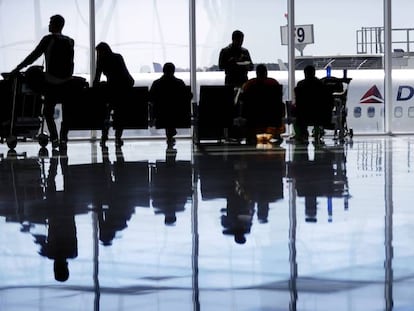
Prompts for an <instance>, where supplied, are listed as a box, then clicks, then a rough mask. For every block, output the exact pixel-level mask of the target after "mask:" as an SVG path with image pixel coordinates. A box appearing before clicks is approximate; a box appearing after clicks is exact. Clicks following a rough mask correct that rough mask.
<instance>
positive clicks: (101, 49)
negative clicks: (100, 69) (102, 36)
mask: <svg viewBox="0 0 414 311" xmlns="http://www.w3.org/2000/svg"><path fill="white" fill-rule="evenodd" d="M95 49H96V52H97V53H98V55H99V56H107V55H110V54H111V53H112V49H111V47H110V46H109V44H108V43H106V42H100V43H99V44H98V45H97V46H96V48H95Z"/></svg>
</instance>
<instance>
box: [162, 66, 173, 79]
mask: <svg viewBox="0 0 414 311" xmlns="http://www.w3.org/2000/svg"><path fill="white" fill-rule="evenodd" d="M162 71H163V72H164V74H165V75H166V76H169V77H171V76H173V75H174V73H175V65H174V64H173V63H165V64H164V67H163V68H162Z"/></svg>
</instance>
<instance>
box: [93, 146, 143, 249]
mask: <svg viewBox="0 0 414 311" xmlns="http://www.w3.org/2000/svg"><path fill="white" fill-rule="evenodd" d="M103 151H104V150H103ZM103 159H104V163H106V165H107V168H106V171H107V172H109V174H110V176H109V179H110V180H109V181H108V182H109V184H110V186H109V189H108V192H109V195H108V201H107V202H104V204H102V205H100V206H99V207H98V223H99V239H100V241H101V242H102V244H103V245H105V246H108V245H111V244H112V242H113V240H114V239H115V237H116V234H117V232H120V231H122V230H124V229H126V228H127V227H128V221H129V220H130V219H131V217H132V215H133V214H134V212H135V207H136V206H141V207H149V184H148V183H149V180H148V161H141V162H126V161H125V159H124V155H123V152H122V149H121V148H116V161H115V162H114V163H113V164H111V163H110V161H109V157H108V155H107V154H105V153H104V154H103Z"/></svg>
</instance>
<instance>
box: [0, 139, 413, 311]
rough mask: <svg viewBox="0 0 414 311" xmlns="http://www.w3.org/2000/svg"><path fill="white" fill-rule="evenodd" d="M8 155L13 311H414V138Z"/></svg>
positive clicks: (7, 280)
mask: <svg viewBox="0 0 414 311" xmlns="http://www.w3.org/2000/svg"><path fill="white" fill-rule="evenodd" d="M7 151H8V148H7V146H5V145H0V154H2V157H1V158H0V174H1V175H0V214H1V216H0V222H1V224H0V239H1V244H0V245H1V246H0V260H1V265H0V310H4V311H6V310H7V311H12V310H13V311H15V310H16V311H24V310H54V311H55V310H71V311H73V310H122V311H127V310H128V311H129V310H168V311H171V310H237V311H239V310H242V311H243V310H246V311H247V310H248V311H251V310H266V311H268V310H275V311H276V310H277V311H278V310H310V311H320V310H329V311H332V310H335V311H342V310H347V311H349V310H351V311H357V310H364V311H371V310H372V311H374V310H375V311H377V310H398V311H401V310H404V311H408V310H414V294H413V293H414V212H413V211H414V210H413V209H414V205H413V200H414V137H412V136H397V137H378V136H375V137H355V138H354V139H353V142H352V143H347V144H345V145H343V146H340V145H335V144H334V142H333V141H330V140H329V139H327V140H326V144H325V146H317V147H315V146H314V145H313V144H309V145H307V146H294V145H291V144H287V143H285V142H284V143H283V144H282V145H281V146H257V147H246V146H244V147H243V146H208V145H205V146H204V148H202V149H200V148H194V147H193V146H192V144H191V141H190V140H186V139H179V140H177V144H176V145H175V147H174V148H173V149H166V145H165V142H164V141H163V140H138V141H137V140H130V141H126V143H125V145H124V146H123V147H122V150H115V147H114V145H113V142H111V143H109V148H108V150H106V151H105V150H104V151H102V150H101V148H100V147H99V145H98V144H97V143H91V142H70V143H69V145H68V150H67V153H66V154H63V153H62V154H59V153H58V152H57V153H56V152H55V153H52V152H51V150H50V147H49V149H48V154H44V153H43V155H42V156H41V157H39V146H38V145H37V144H36V143H19V144H18V145H17V148H16V152H17V154H14V155H13V154H8V152H7ZM40 154H42V152H40ZM67 273H69V275H68V274H67Z"/></svg>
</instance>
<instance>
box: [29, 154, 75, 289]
mask: <svg viewBox="0 0 414 311" xmlns="http://www.w3.org/2000/svg"><path fill="white" fill-rule="evenodd" d="M58 161H59V155H58V152H57V151H55V150H54V151H53V153H52V157H51V158H50V163H49V171H48V176H47V181H46V200H45V201H46V209H45V211H46V217H47V225H48V229H47V235H46V236H45V235H34V236H35V242H36V243H37V244H39V245H40V247H41V248H40V251H39V254H40V255H42V256H45V257H47V258H50V259H53V261H54V263H53V271H54V275H55V279H56V280H57V281H60V282H64V281H66V280H67V279H68V278H69V266H68V259H73V258H76V257H77V256H78V240H77V235H76V224H75V213H76V211H75V207H74V206H73V205H71V204H70V201H68V200H66V199H65V198H62V197H61V196H60V195H58V193H57V192H56V175H57V167H58ZM63 163H64V165H65V163H66V162H65V160H64V161H63ZM62 171H63V172H64V171H65V168H64V167H62Z"/></svg>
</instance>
